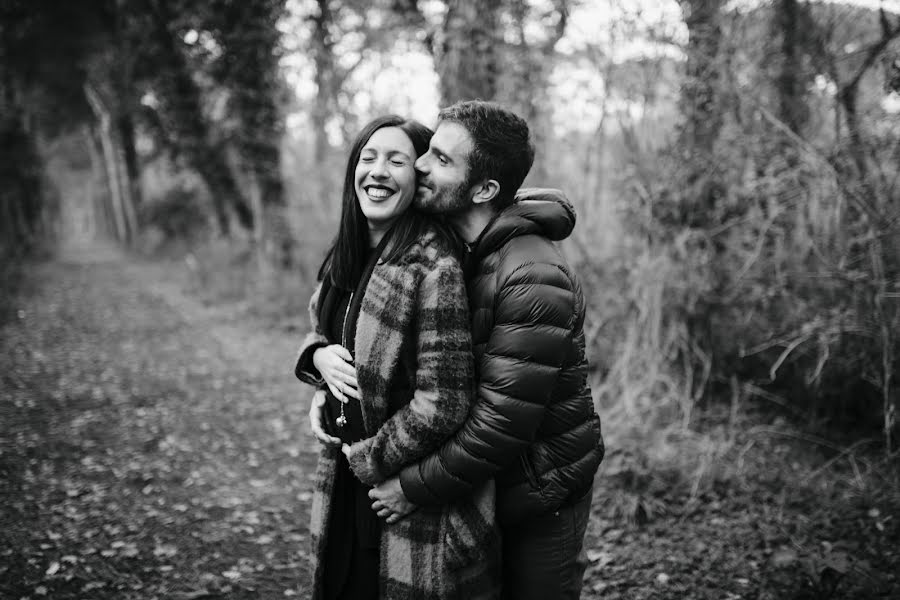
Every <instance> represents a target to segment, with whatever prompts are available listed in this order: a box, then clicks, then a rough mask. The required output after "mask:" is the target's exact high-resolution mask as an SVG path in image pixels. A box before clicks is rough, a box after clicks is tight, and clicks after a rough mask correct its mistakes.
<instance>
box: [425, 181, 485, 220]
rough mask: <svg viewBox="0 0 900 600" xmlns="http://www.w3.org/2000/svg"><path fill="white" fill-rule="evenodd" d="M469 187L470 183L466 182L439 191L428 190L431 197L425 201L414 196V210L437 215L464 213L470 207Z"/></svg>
mask: <svg viewBox="0 0 900 600" xmlns="http://www.w3.org/2000/svg"><path fill="white" fill-rule="evenodd" d="M470 187H471V183H470V182H469V181H468V180H466V181H463V182H462V183H459V184H457V185H455V186H453V187H451V188H443V189H441V190H435V189H433V188H429V189H430V190H431V195H430V196H429V197H428V198H427V199H423V198H422V197H421V196H420V195H418V194H416V198H415V205H416V208H418V209H419V210H421V211H423V212H427V213H432V214H437V215H456V214H459V213H461V212H465V211H466V210H468V208H469V207H470V206H472V199H471V198H469V197H468V193H467V192H468V190H469V188H470Z"/></svg>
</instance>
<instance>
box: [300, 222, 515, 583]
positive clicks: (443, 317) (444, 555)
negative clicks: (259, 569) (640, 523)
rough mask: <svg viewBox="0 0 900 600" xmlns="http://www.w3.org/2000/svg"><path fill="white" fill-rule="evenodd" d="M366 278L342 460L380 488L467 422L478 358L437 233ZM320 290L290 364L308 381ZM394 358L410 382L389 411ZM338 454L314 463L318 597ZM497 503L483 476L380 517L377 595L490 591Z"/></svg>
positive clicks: (327, 453)
mask: <svg viewBox="0 0 900 600" xmlns="http://www.w3.org/2000/svg"><path fill="white" fill-rule="evenodd" d="M362 286H364V291H363V292H362V293H363V296H362V302H361V304H360V305H359V315H358V317H357V320H356V331H355V334H356V338H355V356H354V358H355V362H354V365H355V367H356V372H357V381H358V384H359V391H360V395H361V402H360V403H361V407H362V413H363V421H364V425H365V430H366V434H367V436H368V437H367V438H366V439H364V440H362V441H360V442H357V443H356V444H353V445H352V446H351V450H350V454H349V457H348V458H349V463H350V467H351V469H352V470H353V472H354V473H355V475H356V476H357V477H358V478H359V479H360V481H362V482H363V483H365V484H368V485H375V484H378V483H380V482H382V481H384V480H385V479H387V478H389V477H391V476H392V475H395V474H397V473H398V472H399V471H400V469H401V468H402V467H404V466H406V465H408V464H410V463H414V462H416V461H418V460H419V459H421V458H423V457H425V456H427V455H429V454H430V453H431V452H433V451H434V450H435V449H437V448H438V447H440V445H441V443H442V442H443V441H444V440H445V439H446V438H447V437H448V436H449V435H450V434H451V433H453V432H454V431H455V430H456V429H457V428H458V427H459V426H460V425H461V424H462V423H463V421H465V419H466V416H467V415H468V411H469V408H470V406H471V405H472V403H473V402H474V390H475V387H474V382H473V378H474V364H473V358H472V348H471V334H470V330H469V311H468V301H467V298H466V291H465V284H464V281H463V275H462V270H461V268H460V265H459V263H458V261H457V260H456V258H454V257H453V256H452V254H451V253H450V252H449V250H448V249H446V248H445V244H443V243H441V242H440V241H439V239H438V238H437V234H436V233H435V232H433V231H428V232H427V233H426V234H425V235H424V236H422V238H421V239H420V240H419V241H418V242H417V243H415V244H413V245H412V246H411V247H410V248H409V249H408V250H407V252H406V253H405V255H404V256H403V257H402V258H401V259H400V260H395V261H392V262H391V263H385V262H384V261H382V260H379V261H378V262H377V264H376V265H375V266H374V268H373V270H372V273H371V276H370V277H369V279H368V281H367V282H366V281H363V282H362V283H361V287H362ZM320 290H321V285H320V286H319V288H317V289H316V291H315V292H314V293H313V296H312V299H311V301H310V319H311V324H312V331H311V333H309V334H308V335H307V336H306V339H305V340H304V341H303V343H302V345H301V348H300V358H299V359H298V368H297V375H298V377H299V378H300V379H302V380H304V381H307V382H308V383H312V384H317V383H321V379H320V377H319V375H318V373H316V372H315V369H314V367H311V354H312V353H311V352H310V350H311V349H314V348H316V347H318V346H319V345H321V344H323V343H327V340H326V338H325V336H324V334H323V331H322V329H321V327H320V324H319V321H318V310H317V301H318V296H319V292H320ZM359 291H360V290H358V292H359ZM304 356H306V357H307V358H306V359H305V362H306V364H308V365H310V366H309V367H308V368H306V369H304V368H303V364H304ZM401 361H403V363H404V364H407V365H409V364H411V365H414V375H415V380H414V382H412V383H413V385H414V388H415V389H414V392H413V395H412V400H411V401H410V402H409V403H408V404H406V405H405V406H403V407H402V408H400V409H399V410H397V411H396V412H395V413H394V414H392V415H389V414H388V397H389V394H391V389H390V387H391V382H392V381H393V380H394V377H395V374H396V373H397V370H398V366H399V365H400V364H401ZM340 452H341V450H340V448H333V447H331V448H329V447H323V448H322V449H321V452H320V455H319V462H318V466H317V470H316V489H315V493H314V494H313V502H312V509H311V523H310V535H311V538H312V546H313V547H312V563H313V565H312V567H313V589H314V596H313V597H314V598H320V597H321V594H322V575H323V565H322V558H323V557H324V551H325V544H326V542H327V539H328V522H329V516H330V512H331V496H332V492H333V485H334V479H335V472H336V468H337V459H338V457H339V453H340ZM494 511H495V490H494V484H493V481H490V482H488V483H487V484H485V485H484V486H482V487H481V488H479V489H478V490H476V492H475V494H473V495H472V496H469V497H467V498H463V499H462V500H460V501H457V502H455V503H454V504H451V505H446V506H443V507H438V508H430V509H421V510H417V511H415V512H413V513H412V514H411V515H409V516H407V517H406V518H404V519H402V520H401V521H400V522H398V523H394V524H390V525H388V524H386V523H383V524H382V533H381V565H380V570H381V571H380V578H379V586H380V597H381V598H383V599H385V600H413V599H415V600H420V599H421V600H426V599H427V600H432V599H433V600H444V599H456V598H460V599H461V598H465V599H466V600H478V599H482V598H483V599H490V598H497V597H498V595H499V587H500V573H499V548H500V545H499V529H498V528H497V526H496V523H495V514H494Z"/></svg>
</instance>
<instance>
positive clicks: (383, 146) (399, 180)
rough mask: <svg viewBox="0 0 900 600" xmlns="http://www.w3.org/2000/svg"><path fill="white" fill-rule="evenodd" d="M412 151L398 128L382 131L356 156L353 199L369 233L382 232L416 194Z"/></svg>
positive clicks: (383, 128) (414, 152) (406, 138)
mask: <svg viewBox="0 0 900 600" xmlns="http://www.w3.org/2000/svg"><path fill="white" fill-rule="evenodd" d="M415 162H416V150H415V148H414V147H413V143H412V141H411V140H410V139H409V137H407V135H406V134H405V133H403V130H402V129H400V128H399V127H382V128H381V129H379V130H377V131H376V132H375V133H373V134H372V137H370V138H369V141H368V142H366V145H365V146H363V149H362V152H360V154H359V162H357V163H356V174H355V177H354V181H355V186H356V198H357V200H358V201H359V207H360V208H361V209H362V212H363V215H365V217H366V220H367V221H368V222H369V230H370V231H385V230H387V228H388V227H390V226H391V224H392V223H393V222H394V221H395V220H396V219H397V217H399V216H400V215H401V214H403V211H405V210H406V209H407V208H409V205H410V204H411V203H412V199H413V196H414V195H415V193H416V170H415V167H414V165H415Z"/></svg>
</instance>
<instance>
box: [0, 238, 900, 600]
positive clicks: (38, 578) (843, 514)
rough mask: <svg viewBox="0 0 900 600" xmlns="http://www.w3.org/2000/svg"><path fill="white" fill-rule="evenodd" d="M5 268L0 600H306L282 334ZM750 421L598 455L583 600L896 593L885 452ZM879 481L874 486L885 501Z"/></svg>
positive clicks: (287, 343) (273, 327)
mask: <svg viewBox="0 0 900 600" xmlns="http://www.w3.org/2000/svg"><path fill="white" fill-rule="evenodd" d="M63 256H65V259H64V260H63V259H58V260H52V261H44V262H40V263H29V264H28V265H27V267H26V268H24V269H23V268H15V269H6V270H5V271H4V279H3V281H2V283H3V287H4V291H3V295H2V297H0V378H2V379H0V382H2V383H0V599H4V600H5V599H13V600H21V599H26V598H27V599H31V600H38V599H41V598H52V599H57V598H59V599H70V598H71V599H78V598H84V599H92V600H93V599H104V598H111V599H112V598H114V599H132V598H134V599H138V598H140V599H152V598H156V599H159V600H162V599H169V598H171V599H176V600H188V599H198V598H285V597H297V598H307V597H308V588H307V586H308V582H309V573H308V571H307V568H306V557H307V554H306V553H307V549H308V542H309V541H308V538H307V533H308V529H307V522H308V518H309V514H308V511H309V505H310V498H311V489H312V479H311V478H312V476H313V472H314V464H315V442H314V440H313V439H312V438H311V436H310V435H309V434H308V432H307V423H306V414H305V411H306V402H307V400H308V395H309V391H308V390H307V389H305V388H304V387H303V386H302V385H300V384H299V383H298V382H297V381H296V380H295V379H294V378H293V375H292V360H293V358H294V349H295V347H296V344H297V342H298V339H299V336H300V334H301V331H302V328H303V327H304V325H305V324H304V322H303V321H304V314H303V313H304V305H305V299H304V298H298V299H297V301H296V306H297V311H296V316H295V318H294V319H292V320H290V321H289V322H288V323H285V322H282V321H274V322H273V321H272V320H270V319H261V318H253V317H252V316H251V317H248V314H249V313H248V311H246V310H244V311H238V310H236V309H234V307H231V308H228V307H225V308H223V307H222V306H215V305H213V306H207V305H206V304H205V303H204V302H203V301H202V300H201V299H200V298H199V297H198V296H197V295H195V294H191V293H188V292H186V291H185V287H184V285H183V282H182V281H181V280H179V279H177V278H175V277H173V276H172V273H171V271H170V270H169V269H167V268H165V267H163V266H161V265H159V264H153V263H147V262H141V261H138V260H135V259H133V258H125V257H124V256H123V255H122V254H121V253H119V252H116V251H114V250H111V249H103V248H88V249H80V250H79V249H74V250H71V251H68V252H65V253H63ZM867 444H868V445H877V444H875V442H872V443H869V441H866V442H865V443H862V444H859V445H858V446H857V447H850V448H843V449H842V448H841V447H838V448H834V447H832V445H831V444H829V443H828V442H826V441H825V440H823V439H821V438H814V437H812V436H809V435H805V434H801V433H799V432H793V430H791V429H789V428H784V427H779V426H778V424H777V423H776V424H775V425H771V424H763V425H757V426H754V427H750V426H747V427H744V428H743V429H742V431H741V433H740V434H739V435H736V437H735V440H734V442H733V443H732V444H731V445H729V446H728V447H726V449H725V450H724V451H722V452H718V451H717V452H716V453H715V455H714V456H710V458H709V460H708V461H706V462H705V463H702V464H700V466H699V467H698V470H697V471H696V472H694V473H684V472H675V471H665V470H659V469H648V468H641V466H640V460H639V459H635V458H633V457H631V458H630V457H629V454H628V453H627V452H625V451H622V450H620V449H616V448H613V449H611V451H610V455H609V459H608V460H607V461H606V462H605V464H604V466H603V467H602V468H601V471H600V473H599V475H598V479H597V487H596V490H595V502H594V514H593V518H592V521H591V525H590V529H589V532H588V537H587V541H586V547H587V557H588V559H589V561H590V562H589V566H588V570H587V576H586V583H585V591H584V594H583V598H590V599H593V598H613V599H640V598H716V599H732V600H736V599H739V598H747V599H750V598H760V599H762V598H767V599H768V598H771V599H780V598H811V599H812V598H829V597H830V598H898V597H900V579H898V573H900V550H898V546H897V542H896V541H897V540H898V539H900V523H898V521H900V512H898V508H900V506H898V503H897V494H896V489H897V465H896V463H897V461H896V458H897V457H896V454H895V455H893V456H889V457H888V458H886V459H882V458H879V457H880V456H881V454H878V453H877V452H873V453H872V454H864V453H863V450H865V448H864V446H865V445H867ZM892 490H893V492H892Z"/></svg>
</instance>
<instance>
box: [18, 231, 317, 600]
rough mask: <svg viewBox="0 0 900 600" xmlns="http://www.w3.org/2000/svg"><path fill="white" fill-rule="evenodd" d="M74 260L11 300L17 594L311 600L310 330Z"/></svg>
mask: <svg viewBox="0 0 900 600" xmlns="http://www.w3.org/2000/svg"><path fill="white" fill-rule="evenodd" d="M60 256H61V259H60V260H58V261H56V262H48V263H43V264H39V265H36V266H34V267H33V268H32V270H31V271H30V272H28V273H27V274H23V275H22V276H21V279H19V280H18V281H17V282H16V284H15V285H13V286H10V288H11V289H12V290H13V293H12V294H11V295H9V296H7V294H6V293H4V298H3V300H2V301H0V360H2V361H3V368H2V388H3V392H2V396H3V398H2V402H0V507H2V508H0V598H16V599H18V598H23V597H30V598H39V597H42V596H44V597H49V598H84V597H89V598H92V599H93V598H117V599H120V598H160V599H161V598H175V599H177V598H184V599H188V598H204V597H219V596H224V595H227V596H228V597H229V598H273V597H274V598H283V597H285V596H288V597H289V596H296V597H301V598H303V597H306V596H307V594H306V593H305V591H304V586H305V584H306V583H307V581H308V575H307V573H306V560H305V551H306V549H307V547H308V540H307V538H306V535H307V524H308V520H309V517H308V507H309V500H310V497H311V489H312V479H311V477H312V475H313V473H314V466H315V446H314V442H313V440H312V439H311V437H310V436H308V435H307V433H306V431H307V425H306V416H305V411H304V404H305V402H301V401H300V400H301V398H300V396H301V395H302V394H301V392H302V391H303V390H302V388H301V386H299V385H298V383H297V382H296V380H295V379H294V378H293V375H292V368H291V362H292V359H293V356H294V346H293V345H292V344H295V343H296V339H292V336H288V335H286V334H282V335H280V336H276V337H272V336H271V335H269V334H268V333H267V332H265V331H262V330H258V329H255V328H253V327H252V324H246V323H240V322H234V321H233V319H229V315H227V314H225V313H223V312H222V311H221V310H217V309H214V308H207V307H204V306H203V305H202V304H200V303H199V302H198V301H195V300H193V299H192V298H189V297H187V296H186V295H184V294H183V293H181V292H180V290H179V288H178V286H177V285H176V284H174V283H173V281H172V280H171V279H170V278H167V277H166V273H165V269H164V267H162V266H157V265H153V264H146V263H135V262H133V261H131V260H128V259H126V258H125V257H123V256H122V255H121V254H120V253H119V252H118V251H116V250H115V249H113V248H109V247H104V246H75V247H72V248H65V249H64V250H63V252H61V253H60Z"/></svg>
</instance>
